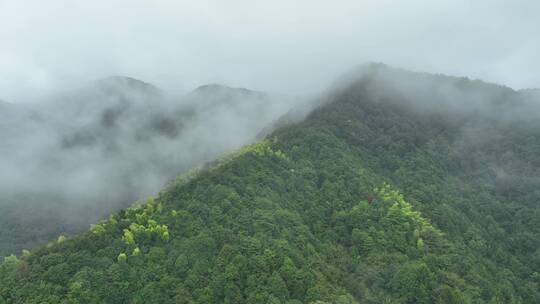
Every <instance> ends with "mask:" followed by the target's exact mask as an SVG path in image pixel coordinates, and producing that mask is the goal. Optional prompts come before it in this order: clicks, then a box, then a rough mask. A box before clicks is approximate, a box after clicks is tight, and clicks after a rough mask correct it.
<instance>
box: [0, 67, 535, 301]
mask: <svg viewBox="0 0 540 304" xmlns="http://www.w3.org/2000/svg"><path fill="white" fill-rule="evenodd" d="M320 103H321V105H320V106H319V107H317V108H316V109H315V110H314V111H312V112H311V113H310V114H309V115H308V116H307V117H306V118H305V119H304V120H303V121H301V122H296V123H288V124H284V125H283V126H281V127H278V128H277V129H276V130H275V131H273V133H272V134H269V135H268V136H267V137H266V138H264V139H262V140H261V141H259V142H258V143H255V144H252V145H248V146H245V147H244V148H242V149H240V150H238V151H237V152H235V153H232V154H229V155H227V156H224V157H222V158H221V159H220V160H218V161H215V162H213V163H209V164H208V165H206V166H205V167H203V168H201V169H199V170H195V171H192V172H190V173H189V174H185V175H182V176H180V177H178V178H177V179H176V180H174V181H173V182H171V183H170V184H169V185H168V186H167V187H166V188H165V189H163V190H162V191H161V192H160V193H159V194H158V195H157V197H155V198H150V199H148V201H147V202H146V203H144V204H136V205H134V206H133V207H131V208H128V209H124V210H121V211H120V212H118V213H115V214H113V215H112V216H111V217H110V218H109V219H108V220H106V221H103V222H101V223H99V224H95V225H93V226H92V227H91V229H90V230H89V231H88V232H86V233H82V234H78V235H75V236H73V237H68V238H66V237H64V236H60V237H58V240H57V241H55V242H51V243H50V244H48V245H47V246H44V247H38V248H35V249H33V250H32V251H31V252H26V251H25V252H24V253H23V254H22V256H20V257H15V256H10V257H7V258H6V259H5V261H4V263H3V264H2V266H0V297H2V299H3V301H4V302H7V303H43V302H45V303H287V304H296V303H539V302H540V285H539V284H540V274H539V273H540V250H539V249H538V248H540V221H539V220H538V219H539V216H540V206H539V205H538V199H539V197H540V192H539V191H538V189H539V187H538V186H539V182H540V181H539V179H538V178H537V177H538V176H539V175H538V173H539V172H538V170H539V169H540V163H539V161H540V158H539V157H538V155H539V154H538V151H540V145H539V144H540V134H539V132H540V128H538V125H537V124H538V122H537V120H535V119H533V116H532V115H531V113H534V112H533V110H535V109H536V106H537V105H538V100H534V98H533V99H531V98H530V97H527V96H523V94H522V93H521V92H520V91H514V90H512V89H510V88H506V87H503V86H498V85H493V84H488V83H484V82H481V81H474V80H469V79H466V78H456V77H449V76H442V75H430V74H424V73H413V72H408V71H404V70H399V69H393V68H390V67H387V66H385V65H381V64H369V65H365V66H362V67H361V68H360V69H358V70H356V71H354V72H352V73H350V74H349V75H346V76H345V77H344V78H343V79H341V80H340V81H339V83H337V84H336V85H335V86H334V87H333V88H332V89H331V90H330V91H329V92H328V93H327V94H326V95H325V96H324V97H322V98H321V100H320Z"/></svg>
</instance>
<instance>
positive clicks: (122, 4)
mask: <svg viewBox="0 0 540 304" xmlns="http://www.w3.org/2000/svg"><path fill="white" fill-rule="evenodd" d="M538 9H540V4H539V3H538V2H537V1H534V0H529V1H525V0H519V1H518V2H517V3H513V5H511V6H509V5H507V3H505V2H504V1H500V0H498V1H487V0H484V1H474V2H470V1H465V0H457V1H450V0H441V1H428V0H424V1H420V0H413V1H407V2H406V3H404V2H397V1H389V0H382V1H380V0H379V1H352V0H343V1H338V2H335V1H305V0H301V1H294V2H291V1H279V0H278V1H267V2H261V1H240V0H236V1H235V0H233V1H226V2H224V1H173V0H157V1H142V0H139V1H137V0H135V1H133V0H132V1H128V0H112V1H104V0H102V1H67V0H51V1H46V2H44V1H37V0H26V1H19V0H3V1H2V2H1V3H0V44H1V45H2V48H1V49H0V70H1V71H2V75H0V96H1V98H2V99H7V100H11V101H25V100H27V99H32V98H33V99H36V98H37V97H39V96H42V94H44V93H50V92H53V91H55V90H63V89H65V88H66V87H73V86H77V85H83V84H84V83H85V82H88V81H92V80H94V79H97V78H102V77H105V76H109V75H118V74H120V75H128V76H132V77H136V78H139V79H143V80H146V81H149V82H152V83H156V84H157V85H159V86H161V87H163V88H165V89H166V90H169V91H170V90H177V91H185V90H189V89H191V88H193V87H195V86H197V85H200V84H204V83H216V82H217V83H225V84H229V85H232V86H240V87H249V88H253V89H259V90H267V91H278V92H284V93H300V94H304V93H313V92H317V91H320V90H321V89H323V88H324V87H325V86H326V85H327V84H328V82H329V81H331V80H332V79H333V78H335V76H337V75H339V74H341V73H342V72H343V71H345V70H347V69H349V68H350V67H352V66H355V65H357V64H359V63H362V62H365V61H382V62H386V63H388V64H391V65H395V66H401V67H404V68H408V69H412V70H422V71H428V72H442V73H449V74H456V75H464V76H470V77H473V78H483V79H487V80H490V81H495V82H500V83H504V84H507V85H510V86H512V87H515V88H521V87H537V86H540V76H538V75H540V73H538V70H539V69H540V60H539V59H540V58H539V56H540V41H539V40H538V39H537V29H538V28H540V21H539V19H538V18H537V17H536V16H535V12H538Z"/></svg>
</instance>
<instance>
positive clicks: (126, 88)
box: [0, 77, 290, 257]
mask: <svg viewBox="0 0 540 304" xmlns="http://www.w3.org/2000/svg"><path fill="white" fill-rule="evenodd" d="M214 87H215V86H214ZM197 91H198V90H196V91H194V92H193V93H191V94H187V95H186V96H169V95H167V93H166V92H164V91H162V90H160V89H158V88H157V87H155V86H153V85H151V84H149V83H146V82H144V81H141V80H136V79H133V78H129V77H109V78H105V79H102V80H98V81H96V82H94V83H91V84H89V85H88V86H85V87H83V88H80V89H76V90H71V91H67V92H65V93H62V94H58V95H56V96H54V97H53V98H50V99H49V100H43V101H42V102H41V103H39V104H24V107H22V105H20V106H19V104H13V107H10V108H8V109H12V108H13V109H12V110H13V111H10V112H9V115H7V116H9V118H10V119H6V120H2V121H1V122H0V135H1V138H2V145H0V151H1V152H2V158H0V168H2V170H1V171H0V208H1V209H2V212H0V257H1V256H6V255H9V254H11V253H15V252H20V251H21V250H22V249H25V248H32V247H34V246H37V245H41V244H44V243H46V242H48V241H50V240H51V239H54V238H56V237H57V236H58V235H59V234H66V235H70V234H74V233H76V232H80V231H84V230H85V229H87V227H88V225H89V224H90V223H94V222H96V221H99V220H100V219H103V218H106V217H108V215H109V214H110V213H112V212H116V211H118V210H119V209H121V208H126V207H129V206H130V205H131V203H132V202H133V201H135V200H137V199H140V198H144V197H146V196H148V195H150V194H153V193H155V192H157V191H158V190H159V189H160V188H162V187H163V186H164V185H165V184H166V183H167V181H168V180H170V179H172V178H174V177H175V176H176V175H178V174H180V173H182V172H185V171H187V170H189V169H191V168H193V167H195V166H198V165H202V164H204V163H205V162H208V161H210V160H213V159H215V158H217V157H218V156H219V155H221V154H223V153H227V152H229V151H231V150H233V149H236V148H238V147H240V146H242V145H245V144H247V143H249V142H251V141H253V140H254V139H255V137H256V136H257V134H258V133H259V131H260V130H261V129H263V128H264V127H265V126H266V125H268V124H269V123H271V122H272V121H273V120H274V119H277V118H278V117H279V116H281V115H282V114H283V113H284V112H285V111H287V109H288V107H289V104H288V103H289V102H290V100H287V99H286V98H282V97H278V96H270V95H269V94H263V93H257V94H252V93H251V92H250V91H248V90H245V89H242V90H240V89H232V88H225V87H223V89H221V90H212V91H210V90H206V91H205V93H204V94H202V95H201V94H198V93H197ZM262 95H264V98H263V97H262ZM9 105H10V106H11V104H9ZM201 105H204V106H201ZM16 106H17V107H16ZM19 108H20V109H19ZM22 109H28V111H26V110H25V111H22ZM15 110H17V113H21V115H14V114H13V113H15V112H14V111H15ZM27 112H28V113H32V115H26V114H25V113H27ZM23 114H24V115H23ZM1 115H2V113H0V117H1Z"/></svg>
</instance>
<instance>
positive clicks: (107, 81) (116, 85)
mask: <svg viewBox="0 0 540 304" xmlns="http://www.w3.org/2000/svg"><path fill="white" fill-rule="evenodd" d="M96 85H97V87H99V88H101V89H104V90H107V91H108V90H117V89H129V90H135V91H141V92H145V93H150V94H159V92H160V90H159V89H158V88H157V87H156V86H154V85H152V84H150V83H147V82H144V81H142V80H139V79H135V78H132V77H128V76H110V77H106V78H103V79H100V80H97V81H96Z"/></svg>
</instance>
